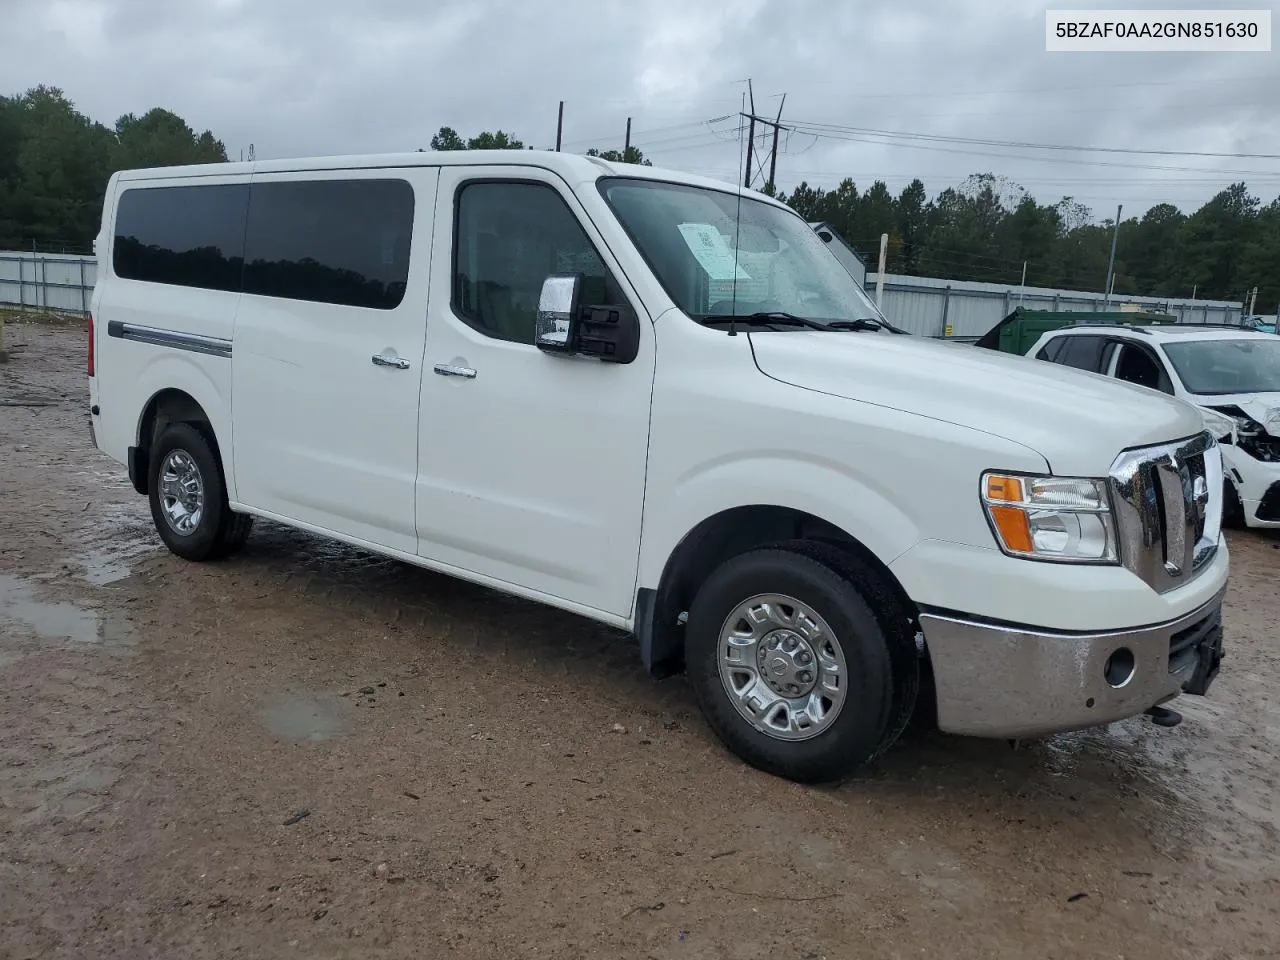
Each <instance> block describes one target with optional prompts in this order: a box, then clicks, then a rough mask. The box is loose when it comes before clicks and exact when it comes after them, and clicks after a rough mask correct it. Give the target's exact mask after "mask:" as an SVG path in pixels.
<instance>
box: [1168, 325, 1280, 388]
mask: <svg viewBox="0 0 1280 960" xmlns="http://www.w3.org/2000/svg"><path fill="white" fill-rule="evenodd" d="M1163 347H1164V352H1165V356H1167V357H1168V358H1169V362H1170V363H1171V364H1173V369H1174V370H1175V371H1177V374H1178V377H1179V379H1181V380H1182V385H1183V386H1184V387H1185V388H1186V389H1187V392H1188V393H1197V394H1204V395H1215V394H1216V395H1219V396H1222V395H1226V394H1231V393H1272V392H1280V339H1276V340H1272V339H1270V338H1269V337H1268V338H1267V339H1261V338H1259V339H1256V340H1255V339H1253V338H1245V337H1240V338H1238V339H1237V338H1232V339H1228V340H1187V341H1185V342H1182V343H1166V344H1163Z"/></svg>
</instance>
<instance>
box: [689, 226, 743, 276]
mask: <svg viewBox="0 0 1280 960" xmlns="http://www.w3.org/2000/svg"><path fill="white" fill-rule="evenodd" d="M680 236H682V237H684V242H685V243H686V244H688V246H689V251H690V252H691V253H692V254H693V255H694V256H695V257H696V258H697V260H698V263H699V264H701V265H702V269H703V270H705V271H707V278H708V279H710V280H729V281H732V280H734V279H735V277H734V270H735V268H736V270H737V277H736V279H738V280H750V279H751V277H749V276H748V275H747V272H746V271H745V270H743V269H742V265H741V264H739V263H738V261H737V258H736V257H735V256H734V255H733V251H732V250H730V249H729V245H728V244H727V243H725V242H724V237H722V236H721V235H720V231H719V230H717V229H716V228H715V227H713V226H712V225H711V224H709V223H682V224H680Z"/></svg>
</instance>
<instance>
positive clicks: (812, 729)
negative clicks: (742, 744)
mask: <svg viewBox="0 0 1280 960" xmlns="http://www.w3.org/2000/svg"><path fill="white" fill-rule="evenodd" d="M717 659H718V661H719V665H720V680H721V682H722V683H723V684H724V689H725V693H726V694H727V695H728V697H729V700H730V701H731V702H732V703H733V705H734V707H735V708H736V709H737V711H738V713H739V714H741V715H742V717H743V719H745V720H746V721H747V722H748V723H750V724H751V726H753V727H754V728H755V729H756V730H759V731H760V732H761V733H763V734H765V735H767V736H770V737H773V738H775V739H778V740H808V739H811V738H812V737H816V736H818V735H819V734H821V733H824V732H825V731H826V730H828V729H829V728H830V727H831V725H832V724H833V723H835V720H836V718H837V717H838V716H839V715H840V710H841V709H842V708H843V707H844V700H845V693H846V690H847V685H848V680H847V678H846V673H847V668H846V665H845V658H844V651H843V650H842V649H841V648H840V641H839V640H838V639H836V635H835V633H834V631H832V629H831V627H830V626H829V625H828V624H827V622H826V620H824V619H823V618H822V617H821V616H820V615H819V614H818V613H817V611H815V610H814V609H813V608H812V607H810V606H808V605H807V604H804V603H801V602H800V601H799V600H796V599H795V598H794V597H788V596H784V595H782V594H772V593H771V594H760V595H758V596H754V597H752V598H751V599H749V600H745V601H743V602H742V603H740V604H738V606H737V607H735V608H734V610H733V612H732V613H730V614H729V616H728V617H726V618H725V621H724V625H723V626H722V627H721V628H720V649H719V652H718V657H717Z"/></svg>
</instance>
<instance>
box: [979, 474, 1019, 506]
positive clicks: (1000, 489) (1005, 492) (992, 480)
mask: <svg viewBox="0 0 1280 960" xmlns="http://www.w3.org/2000/svg"><path fill="white" fill-rule="evenodd" d="M987 499H988V500H990V501H992V502H995V503H1022V481H1021V480H1019V479H1018V478H1017V477H1001V476H997V475H995V474H992V475H990V476H988V477H987Z"/></svg>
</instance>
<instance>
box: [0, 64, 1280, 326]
mask: <svg viewBox="0 0 1280 960" xmlns="http://www.w3.org/2000/svg"><path fill="white" fill-rule="evenodd" d="M429 146H430V149H432V150H467V149H471V150H503V149H505V150H523V149H527V147H526V144H525V143H524V142H523V141H522V140H520V139H519V138H518V137H517V136H515V135H514V134H513V133H510V132H507V131H503V130H496V131H487V130H485V131H481V132H480V133H477V134H476V135H474V136H468V137H463V136H462V135H461V134H460V133H458V131H457V130H455V129H454V128H452V127H448V126H444V127H441V128H440V129H439V131H438V132H437V133H436V134H435V135H434V136H433V137H432V138H431V141H430V144H429ZM419 149H425V148H419ZM587 153H588V154H589V155H591V156H598V157H601V158H603V159H606V160H611V161H620V162H625V163H637V164H644V165H651V162H650V161H649V159H648V158H646V157H645V156H644V154H643V152H642V151H641V150H640V149H638V148H636V147H634V146H632V147H628V148H626V150H625V151H623V150H616V149H610V150H600V149H598V148H593V149H591V150H588V151H587ZM226 160H227V151H226V147H225V146H224V144H223V143H222V141H220V140H218V139H217V138H216V137H215V136H214V135H213V134H212V132H210V131H208V130H205V131H203V132H199V133H197V132H196V131H195V130H194V129H192V128H191V127H190V126H189V125H188V124H187V123H186V121H185V120H183V119H182V118H181V117H179V116H178V115H177V114H175V113H172V112H170V111H168V110H165V109H162V108H159V107H157V108H154V109H152V110H149V111H147V112H146V113H144V114H143V115H142V116H135V115H134V114H126V115H124V116H122V117H120V118H119V119H118V120H116V122H115V123H114V125H112V126H105V125H104V124H102V123H99V122H96V121H94V120H91V119H90V118H88V117H86V116H84V115H83V114H81V113H80V112H79V111H78V110H76V108H75V106H74V104H72V102H71V101H70V100H68V99H67V97H66V96H65V95H64V94H63V92H62V91H61V90H58V89H57V88H54V87H47V86H38V87H34V88H32V89H30V90H28V91H27V92H26V93H23V94H20V95H17V96H13V97H0V249H15V248H17V249H39V250H57V249H60V248H64V249H67V250H69V251H72V252H85V251H87V250H88V249H90V247H91V244H92V240H93V237H94V235H95V234H96V233H97V229H98V223H99V220H100V218H101V215H102V197H103V191H104V189H105V187H106V182H107V178H108V177H109V176H110V175H111V174H112V173H113V172H115V171H116V170H123V169H131V168H136V167H153V166H164V165H169V164H189V163H219V162H225V161H226ZM764 192H765V193H769V194H771V195H777V196H778V197H779V198H780V199H781V200H783V201H784V202H786V203H788V204H790V206H791V207H792V208H793V209H795V210H796V211H797V212H798V213H799V214H800V215H801V216H803V217H804V218H805V219H806V220H809V221H826V222H827V223H829V224H830V225H831V227H832V228H833V229H834V230H836V231H837V232H838V233H839V234H840V235H841V236H842V237H844V238H845V240H846V241H847V242H848V243H849V244H850V246H852V247H853V248H854V249H855V250H857V251H858V253H859V254H861V255H862V257H863V258H864V259H865V260H866V261H867V263H868V264H869V266H870V267H871V269H872V270H874V269H875V264H876V260H877V258H878V254H879V244H880V236H881V234H888V235H889V244H888V254H887V268H888V270H889V272H891V273H904V274H913V275H918V276H933V277H945V278H948V279H953V280H979V281H987V282H992V283H1000V284H1017V283H1020V282H1021V280H1022V276H1023V270H1024V266H1025V271H1026V283H1027V285H1028V286H1041V287H1059V288H1063V289H1069V290H1097V291H1101V290H1102V289H1103V287H1104V284H1105V280H1106V272H1107V258H1108V254H1109V252H1110V247H1111V239H1112V222H1111V221H1110V220H1103V221H1102V222H1098V221H1097V220H1096V219H1095V217H1094V214H1093V211H1091V210H1090V209H1089V208H1088V207H1086V206H1085V205H1083V204H1081V203H1079V202H1077V201H1076V200H1074V199H1072V198H1071V197H1064V198H1063V199H1062V200H1059V201H1058V202H1056V203H1050V204H1042V203H1040V202H1039V201H1037V200H1036V199H1035V198H1034V197H1032V196H1031V195H1030V194H1029V193H1028V192H1027V191H1026V190H1025V189H1024V188H1022V187H1021V186H1019V185H1018V184H1016V183H1013V182H1011V181H1009V180H1007V179H1005V178H1003V177H999V176H996V175H994V174H991V173H979V174H974V175H972V176H970V177H969V178H968V179H967V180H965V181H964V182H963V183H962V184H960V185H959V186H958V187H948V188H947V189H945V190H943V191H941V192H940V193H938V194H937V195H936V196H934V197H932V198H930V197H929V195H928V192H927V190H926V189H925V185H924V184H923V183H922V182H921V181H920V180H919V179H916V180H913V181H911V183H909V184H908V185H907V186H906V187H905V188H903V189H902V190H901V191H900V192H899V193H897V194H896V195H895V194H894V193H892V192H891V191H890V190H889V188H888V187H887V186H886V184H885V183H884V182H882V181H879V180H877V181H875V182H873V183H872V184H871V185H870V186H868V187H865V188H864V189H861V190H860V189H859V188H858V187H857V185H856V184H855V183H854V181H853V180H852V179H851V178H849V179H845V180H844V181H842V182H841V183H840V184H838V185H837V186H835V187H834V188H831V189H824V188H822V187H813V186H810V185H809V184H808V183H801V184H799V186H797V187H796V188H795V189H794V190H792V191H791V193H790V194H785V193H778V192H777V191H776V190H774V189H773V187H772V185H766V187H765V189H764ZM1255 286H1256V287H1257V288H1258V295H1257V302H1256V310H1257V312H1259V313H1268V312H1274V311H1275V310H1276V308H1277V302H1278V301H1280V200H1274V201H1272V202H1271V203H1269V204H1266V205H1263V204H1262V203H1261V201H1260V200H1259V199H1258V198H1257V197H1255V196H1253V195H1251V194H1250V193H1249V190H1248V188H1247V187H1246V185H1245V184H1244V183H1234V184H1231V185H1230V186H1228V187H1226V188H1225V189H1224V190H1222V191H1221V192H1219V193H1218V194H1217V195H1216V196H1214V197H1213V198H1212V199H1211V200H1209V201H1208V202H1207V203H1205V204H1204V205H1203V206H1201V207H1200V208H1199V209H1198V210H1196V211H1194V212H1193V213H1189V214H1188V213H1183V212H1182V211H1181V210H1179V209H1178V208H1177V207H1176V206H1174V205H1172V204H1167V203H1165V204H1159V205H1157V206H1154V207H1151V208H1150V209H1149V210H1147V211H1146V212H1145V213H1144V214H1143V215H1142V216H1141V217H1130V218H1127V219H1124V220H1122V221H1121V223H1120V228H1119V231H1118V235H1117V247H1116V269H1115V287H1114V289H1115V292H1116V293H1117V294H1119V295H1122V296H1123V295H1125V294H1143V295H1149V296H1156V297H1189V296H1192V295H1193V294H1194V295H1195V296H1197V297H1200V298H1202V299H1229V300H1244V299H1245V298H1246V297H1247V295H1248V292H1249V290H1250V289H1251V288H1253V287H1255Z"/></svg>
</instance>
